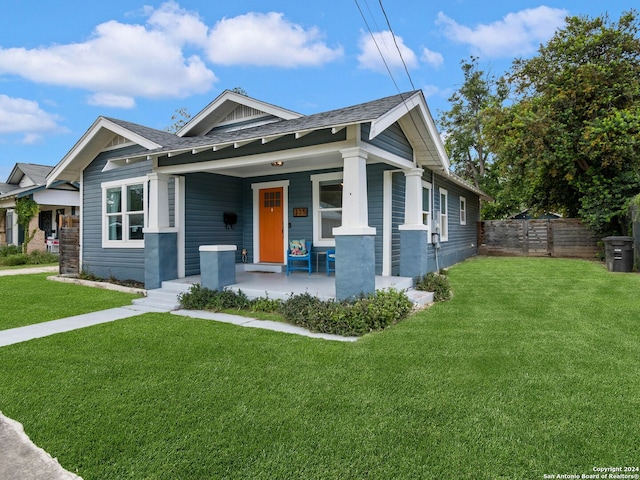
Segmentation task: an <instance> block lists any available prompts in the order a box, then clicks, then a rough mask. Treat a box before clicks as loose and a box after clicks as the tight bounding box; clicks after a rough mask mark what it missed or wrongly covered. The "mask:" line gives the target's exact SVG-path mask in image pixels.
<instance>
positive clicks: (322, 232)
mask: <svg viewBox="0 0 640 480" xmlns="http://www.w3.org/2000/svg"><path fill="white" fill-rule="evenodd" d="M62 180H64V181H71V182H79V184H80V188H81V198H82V208H81V212H82V215H81V265H82V268H83V269H84V270H86V271H88V272H91V273H93V274H95V275H98V276H103V277H116V278H120V279H134V280H138V281H143V282H144V283H145V285H146V287H147V288H148V289H153V288H159V287H160V286H161V283H162V281H164V280H171V279H175V278H181V277H185V276H191V275H198V274H201V273H202V269H201V263H202V260H201V259H202V257H201V253H202V252H201V250H202V249H201V247H203V246H207V247H206V249H208V250H207V251H209V250H211V251H218V250H219V251H224V252H234V253H232V254H231V255H232V259H233V262H234V263H236V264H238V263H241V262H242V261H243V260H245V261H246V262H248V263H247V264H248V265H251V268H254V269H255V268H259V267H260V266H261V265H262V266H274V265H275V266H277V265H284V264H285V263H286V251H287V250H288V248H289V244H290V241H292V240H300V239H304V240H307V241H311V242H312V244H313V247H312V252H313V254H314V255H317V254H318V252H325V251H327V250H329V249H331V250H335V252H336V255H335V258H336V271H335V284H336V297H337V298H350V297H352V296H354V295H358V294H360V293H361V292H365V293H366V292H370V291H373V290H374V288H375V286H374V285H375V284H374V279H375V276H376V275H382V276H403V277H416V276H418V275H422V274H425V273H427V272H429V271H434V270H437V269H439V268H442V267H447V266H450V265H452V264H454V263H457V262H459V261H461V260H463V259H465V258H467V257H469V256H471V255H475V253H476V247H477V229H476V222H477V221H478V220H479V215H480V199H481V198H482V197H486V196H485V195H484V194H483V193H482V192H481V191H480V190H478V189H476V188H474V187H473V186H472V185H470V184H468V183H467V182H465V181H463V180H462V179H460V178H459V177H457V176H456V175H455V174H453V173H452V172H451V171H450V170H449V160H448V158H447V155H446V153H445V150H444V147H443V144H442V142H441V140H440V136H439V134H438V132H437V130H436V126H435V123H434V121H433V119H432V117H431V114H430V113H429V109H428V107H427V104H426V101H425V99H424V96H423V94H422V92H421V91H414V92H408V93H403V94H399V95H394V96H391V97H386V98H382V99H378V100H374V101H371V102H367V103H364V104H359V105H354V106H351V107H346V108H342V109H339V110H334V111H329V112H322V113H318V114H314V115H300V114H298V113H295V112H292V111H290V110H287V109H284V108H281V107H278V106H275V105H271V104H269V103H266V102H262V101H260V100H257V99H254V98H251V97H248V96H246V95H241V94H238V93H235V92H231V91H225V92H223V93H222V94H221V95H220V96H219V97H218V98H216V99H215V100H214V101H213V102H211V103H210V104H209V105H208V106H207V107H206V108H204V109H203V110H202V111H201V112H200V113H198V114H197V115H195V116H194V117H193V118H192V119H191V120H190V121H189V122H188V123H187V124H186V125H185V126H184V127H182V129H181V130H179V131H178V132H177V133H176V134H172V133H168V132H163V131H159V130H155V129H152V128H148V127H145V126H142V125H138V124H133V123H130V122H126V121H122V120H117V119H113V118H106V117H99V118H98V119H97V120H96V121H95V122H94V123H93V125H92V126H91V127H90V128H89V130H88V131H87V132H86V133H85V134H84V135H83V136H82V138H80V140H78V142H77V143H76V144H75V145H74V147H73V148H72V149H71V150H70V151H69V153H68V154H67V155H66V156H65V157H64V158H63V159H62V160H61V161H60V163H59V164H58V165H57V166H56V167H55V168H54V170H53V171H52V173H51V174H50V175H49V177H48V182H49V183H53V182H57V181H62ZM216 246H218V247H220V248H217V247H216ZM207 265H208V264H207ZM216 265H217V264H216ZM315 266H316V263H315V262H314V269H315ZM320 267H321V268H320V270H323V269H324V266H323V265H320ZM206 268H212V267H210V266H207V267H206ZM213 268H218V267H213ZM220 268H222V267H220ZM296 275H302V274H296ZM301 281H302V278H301Z"/></svg>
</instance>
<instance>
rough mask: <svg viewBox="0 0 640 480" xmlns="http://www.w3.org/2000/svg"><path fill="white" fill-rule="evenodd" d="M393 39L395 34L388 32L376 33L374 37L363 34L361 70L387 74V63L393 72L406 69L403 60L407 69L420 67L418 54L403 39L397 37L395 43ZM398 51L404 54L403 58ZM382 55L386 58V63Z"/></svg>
mask: <svg viewBox="0 0 640 480" xmlns="http://www.w3.org/2000/svg"><path fill="white" fill-rule="evenodd" d="M393 37H394V36H393V34H392V33H391V32H389V31H386V30H385V31H382V32H375V33H373V35H370V34H368V33H365V32H362V33H361V35H360V40H359V42H358V45H359V47H360V51H361V53H360V55H358V62H359V64H360V68H365V69H368V70H375V71H377V72H386V71H387V68H386V67H385V62H386V64H387V66H388V67H389V68H390V69H392V70H393V69H396V68H404V66H403V60H404V64H405V65H406V66H407V68H415V67H416V66H417V65H418V58H417V56H416V54H415V53H414V52H413V50H411V49H410V48H409V47H407V46H406V45H405V44H404V40H402V37H399V36H397V35H396V36H395V42H394V38H393ZM396 43H397V45H398V46H397V47H396ZM398 49H399V50H400V52H401V53H402V57H401V56H400V54H399V53H398ZM380 54H382V56H383V57H384V61H383V60H382V58H381V57H380Z"/></svg>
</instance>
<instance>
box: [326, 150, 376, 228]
mask: <svg viewBox="0 0 640 480" xmlns="http://www.w3.org/2000/svg"><path fill="white" fill-rule="evenodd" d="M340 153H342V158H343V160H344V168H343V172H342V183H343V186H342V226H340V227H336V228H334V229H333V234H334V235H375V234H376V229H375V228H372V227H369V206H368V201H367V156H368V155H367V153H366V152H364V151H363V150H361V149H360V148H358V147H354V148H346V149H344V150H340Z"/></svg>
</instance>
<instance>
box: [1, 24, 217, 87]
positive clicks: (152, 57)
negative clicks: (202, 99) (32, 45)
mask: <svg viewBox="0 0 640 480" xmlns="http://www.w3.org/2000/svg"><path fill="white" fill-rule="evenodd" d="M173 40H174V39H173V38H172V37H168V36H166V35H163V34H162V33H161V32H158V31H150V30H147V29H146V28H145V27H143V26H141V25H126V24H122V23H119V22H115V21H110V22H107V23H103V24H101V25H98V27H96V29H95V31H94V34H93V36H92V38H91V39H90V40H88V41H87V42H84V43H75V44H69V45H54V46H51V47H45V48H37V49H31V50H27V49H24V48H10V49H0V74H15V75H20V76H22V77H24V78H26V79H28V80H31V81H33V82H37V83H48V84H51V85H61V86H66V87H76V88H83V89H86V90H89V91H92V92H96V93H100V94H111V95H118V96H141V97H147V98H159V97H186V96H188V95H190V94H193V93H203V92H206V91H207V90H209V89H210V88H211V86H212V84H213V82H215V80H216V77H215V75H214V74H213V72H212V71H210V70H209V69H207V67H206V66H205V65H204V63H203V62H202V60H201V59H200V58H199V57H197V56H193V57H190V58H188V59H185V58H184V56H183V54H182V51H181V49H180V46H179V45H176V43H175V42H174V41H173Z"/></svg>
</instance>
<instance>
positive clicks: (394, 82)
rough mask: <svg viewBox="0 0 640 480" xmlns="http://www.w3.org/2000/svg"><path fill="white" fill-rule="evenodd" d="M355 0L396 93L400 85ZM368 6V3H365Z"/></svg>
mask: <svg viewBox="0 0 640 480" xmlns="http://www.w3.org/2000/svg"><path fill="white" fill-rule="evenodd" d="M354 1H355V2H356V6H357V7H358V10H359V11H360V16H361V17H362V20H363V21H364V24H365V25H366V27H367V30H369V35H370V36H371V39H372V40H373V43H374V44H375V46H376V48H377V49H378V53H379V54H380V58H381V59H382V63H384V66H385V68H386V69H387V72H388V73H389V76H390V77H391V81H392V82H393V84H394V85H395V87H396V90H397V91H398V93H401V92H400V87H398V84H397V82H396V79H395V78H394V77H393V73H392V72H391V68H389V64H387V60H386V59H385V58H384V55H383V54H382V50H381V49H380V45H378V41H377V40H376V37H375V35H374V34H373V31H372V30H371V27H370V26H369V22H367V18H366V17H365V15H364V12H363V11H362V8H360V4H359V3H358V0H354ZM365 2H366V0H365ZM367 6H368V4H367ZM369 11H371V9H369ZM391 35H393V33H391Z"/></svg>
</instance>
